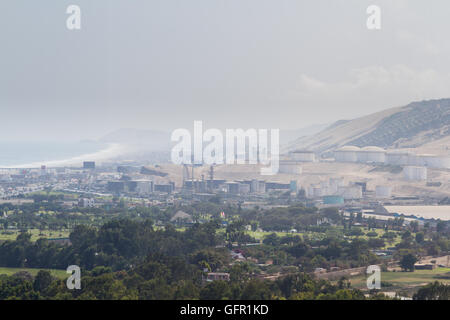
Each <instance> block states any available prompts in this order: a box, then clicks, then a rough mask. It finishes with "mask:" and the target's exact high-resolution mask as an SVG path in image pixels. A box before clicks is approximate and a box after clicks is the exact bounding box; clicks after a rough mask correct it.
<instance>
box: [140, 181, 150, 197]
mask: <svg viewBox="0 0 450 320" xmlns="http://www.w3.org/2000/svg"><path fill="white" fill-rule="evenodd" d="M136 192H137V193H138V194H140V195H146V194H150V193H152V192H153V181H149V180H139V181H136Z"/></svg>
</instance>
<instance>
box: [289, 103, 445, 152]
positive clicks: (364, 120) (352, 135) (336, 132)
mask: <svg viewBox="0 0 450 320" xmlns="http://www.w3.org/2000/svg"><path fill="white" fill-rule="evenodd" d="M449 141H450V99H440V100H428V101H420V102H413V103H410V104H408V105H407V106H404V107H396V108H390V109H387V110H383V111H381V112H377V113H373V114H370V115H368V116H364V117H360V118H357V119H353V120H349V121H346V120H340V121H338V122H335V123H334V124H332V125H331V126H329V127H327V128H326V129H324V130H322V131H321V132H319V133H317V134H315V135H312V136H308V137H301V138H299V139H297V140H295V141H294V142H293V143H291V144H290V145H289V147H288V150H293V149H310V150H314V151H316V152H327V151H331V150H333V149H335V148H338V147H341V146H344V145H354V146H358V147H365V146H378V147H382V148H419V149H421V150H426V151H430V152H431V151H433V152H435V153H448V148H449V143H448V142H449Z"/></svg>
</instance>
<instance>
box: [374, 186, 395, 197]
mask: <svg viewBox="0 0 450 320" xmlns="http://www.w3.org/2000/svg"><path fill="white" fill-rule="evenodd" d="M391 196H392V187H389V186H376V187H375V197H376V198H379V199H388V198H390V197H391Z"/></svg>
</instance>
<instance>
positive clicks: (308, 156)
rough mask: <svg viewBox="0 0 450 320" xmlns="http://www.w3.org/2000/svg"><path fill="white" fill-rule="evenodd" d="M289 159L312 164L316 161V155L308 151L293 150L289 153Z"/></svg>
mask: <svg viewBox="0 0 450 320" xmlns="http://www.w3.org/2000/svg"><path fill="white" fill-rule="evenodd" d="M290 158H291V159H292V160H295V161H300V162H314V161H316V155H315V153H314V152H312V151H309V150H295V151H292V152H291V153H290Z"/></svg>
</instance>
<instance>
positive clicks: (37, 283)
mask: <svg viewBox="0 0 450 320" xmlns="http://www.w3.org/2000/svg"><path fill="white" fill-rule="evenodd" d="M52 280H53V279H52V276H51V274H50V272H48V271H46V270H40V271H39V272H38V273H37V275H36V277H35V278H34V282H33V289H34V290H35V291H38V292H43V291H45V289H47V288H48V287H49V286H50V284H51V283H52Z"/></svg>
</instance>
